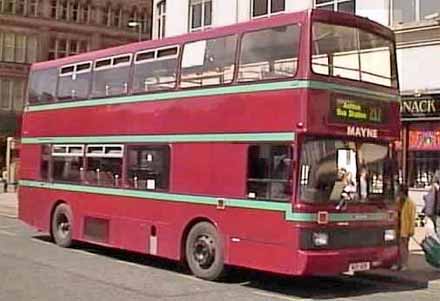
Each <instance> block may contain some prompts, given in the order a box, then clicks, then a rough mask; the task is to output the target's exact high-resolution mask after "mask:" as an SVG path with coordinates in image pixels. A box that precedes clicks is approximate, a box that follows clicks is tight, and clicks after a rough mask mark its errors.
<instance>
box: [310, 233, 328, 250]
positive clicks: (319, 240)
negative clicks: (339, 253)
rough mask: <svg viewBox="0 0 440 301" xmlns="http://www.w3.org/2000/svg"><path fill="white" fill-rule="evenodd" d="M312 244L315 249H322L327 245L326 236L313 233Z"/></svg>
mask: <svg viewBox="0 0 440 301" xmlns="http://www.w3.org/2000/svg"><path fill="white" fill-rule="evenodd" d="M312 239H313V244H314V245H315V246H316V247H323V246H327V245H328V234H327V233H324V232H315V233H313V236H312Z"/></svg>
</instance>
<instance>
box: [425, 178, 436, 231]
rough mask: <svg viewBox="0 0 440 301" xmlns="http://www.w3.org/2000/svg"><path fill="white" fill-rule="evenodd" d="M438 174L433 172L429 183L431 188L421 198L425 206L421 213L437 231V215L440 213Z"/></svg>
mask: <svg viewBox="0 0 440 301" xmlns="http://www.w3.org/2000/svg"><path fill="white" fill-rule="evenodd" d="M439 198H440V175H439V173H438V172H436V173H435V176H434V178H433V180H432V183H431V188H430V189H429V191H428V193H427V194H425V195H424V196H423V200H424V201H425V206H424V207H423V213H424V214H425V216H426V217H427V218H429V219H430V220H431V221H432V223H433V225H434V230H435V232H436V233H438V226H440V225H439V221H438V218H439V215H440V200H439Z"/></svg>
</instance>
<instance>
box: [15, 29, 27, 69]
mask: <svg viewBox="0 0 440 301" xmlns="http://www.w3.org/2000/svg"><path fill="white" fill-rule="evenodd" d="M15 62H17V63H24V62H26V36H24V35H16V37H15Z"/></svg>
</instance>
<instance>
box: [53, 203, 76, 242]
mask: <svg viewBox="0 0 440 301" xmlns="http://www.w3.org/2000/svg"><path fill="white" fill-rule="evenodd" d="M72 230H73V214H72V209H70V206H69V205H67V204H60V205H58V206H57V207H56V208H55V211H54V212H53V215H52V225H51V233H52V237H53V240H54V241H55V243H56V244H57V245H59V246H60V247H64V248H68V247H70V246H72V243H73V240H72Z"/></svg>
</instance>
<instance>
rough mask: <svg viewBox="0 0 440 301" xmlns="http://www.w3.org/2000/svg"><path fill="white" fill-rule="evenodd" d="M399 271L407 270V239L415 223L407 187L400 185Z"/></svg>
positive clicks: (412, 231) (414, 206) (412, 205)
mask: <svg viewBox="0 0 440 301" xmlns="http://www.w3.org/2000/svg"><path fill="white" fill-rule="evenodd" d="M398 201H399V237H400V242H399V255H400V263H399V269H400V270H401V271H404V270H407V269H408V257H409V239H410V238H411V236H413V235H414V228H415V222H416V205H415V204H414V202H413V201H412V200H411V199H410V198H409V197H408V186H406V185H404V184H402V185H401V186H400V190H399V194H398Z"/></svg>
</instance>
